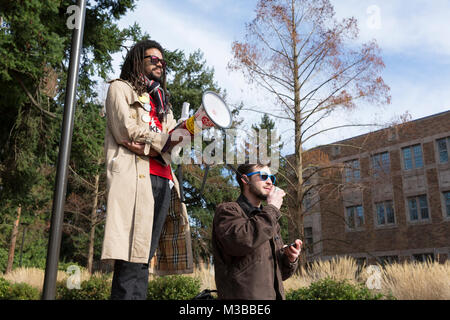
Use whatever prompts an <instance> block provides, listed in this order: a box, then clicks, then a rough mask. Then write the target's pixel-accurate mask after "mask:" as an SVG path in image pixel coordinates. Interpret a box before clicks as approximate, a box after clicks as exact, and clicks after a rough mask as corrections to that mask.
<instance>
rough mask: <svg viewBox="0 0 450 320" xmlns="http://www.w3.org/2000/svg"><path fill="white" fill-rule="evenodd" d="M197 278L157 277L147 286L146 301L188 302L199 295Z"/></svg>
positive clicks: (179, 276)
mask: <svg viewBox="0 0 450 320" xmlns="http://www.w3.org/2000/svg"><path fill="white" fill-rule="evenodd" d="M200 285H201V284H200V280H199V279H198V278H193V277H188V276H182V275H172V276H164V277H158V278H156V279H155V280H151V281H150V282H149V284H148V296H147V299H148V300H189V299H192V298H194V297H195V296H196V295H197V294H199V293H200Z"/></svg>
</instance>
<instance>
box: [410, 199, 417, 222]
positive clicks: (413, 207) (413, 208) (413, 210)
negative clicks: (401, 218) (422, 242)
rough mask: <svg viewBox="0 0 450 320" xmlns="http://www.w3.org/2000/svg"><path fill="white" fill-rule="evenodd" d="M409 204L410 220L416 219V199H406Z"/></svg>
mask: <svg viewBox="0 0 450 320" xmlns="http://www.w3.org/2000/svg"><path fill="white" fill-rule="evenodd" d="M408 205H409V217H410V219H411V220H417V219H418V218H419V217H418V214H417V205H416V199H415V198H412V199H409V200H408Z"/></svg>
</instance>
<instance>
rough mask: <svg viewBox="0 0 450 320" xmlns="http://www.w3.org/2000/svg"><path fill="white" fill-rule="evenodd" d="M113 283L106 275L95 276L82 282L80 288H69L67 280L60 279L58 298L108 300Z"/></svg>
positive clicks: (57, 290) (57, 289) (57, 288)
mask: <svg viewBox="0 0 450 320" xmlns="http://www.w3.org/2000/svg"><path fill="white" fill-rule="evenodd" d="M110 295H111V283H110V281H109V279H107V277H106V276H93V277H91V278H90V279H89V280H86V281H83V282H81V285H80V289H75V288H74V289H69V288H68V287H67V281H66V280H64V281H59V282H58V283H57V286H56V299H58V300H108V299H109V297H110Z"/></svg>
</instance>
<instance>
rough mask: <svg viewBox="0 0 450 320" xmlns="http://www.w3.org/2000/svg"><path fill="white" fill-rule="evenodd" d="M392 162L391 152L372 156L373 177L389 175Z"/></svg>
mask: <svg viewBox="0 0 450 320" xmlns="http://www.w3.org/2000/svg"><path fill="white" fill-rule="evenodd" d="M390 167H391V162H390V159H389V152H383V153H379V154H376V155H374V156H372V169H373V176H374V177H378V176H379V175H380V174H389V172H390V169H391V168H390Z"/></svg>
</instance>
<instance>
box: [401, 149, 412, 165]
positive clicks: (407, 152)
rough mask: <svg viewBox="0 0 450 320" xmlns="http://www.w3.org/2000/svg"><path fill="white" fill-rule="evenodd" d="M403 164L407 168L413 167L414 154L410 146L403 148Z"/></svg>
mask: <svg viewBox="0 0 450 320" xmlns="http://www.w3.org/2000/svg"><path fill="white" fill-rule="evenodd" d="M403 164H404V165H405V170H409V169H412V155H411V149H410V148H405V149H403Z"/></svg>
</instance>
